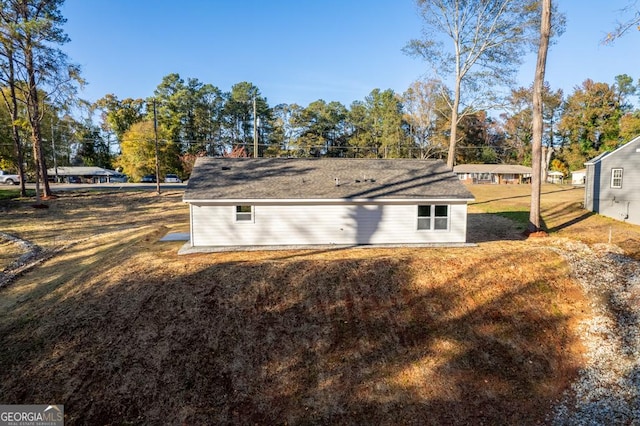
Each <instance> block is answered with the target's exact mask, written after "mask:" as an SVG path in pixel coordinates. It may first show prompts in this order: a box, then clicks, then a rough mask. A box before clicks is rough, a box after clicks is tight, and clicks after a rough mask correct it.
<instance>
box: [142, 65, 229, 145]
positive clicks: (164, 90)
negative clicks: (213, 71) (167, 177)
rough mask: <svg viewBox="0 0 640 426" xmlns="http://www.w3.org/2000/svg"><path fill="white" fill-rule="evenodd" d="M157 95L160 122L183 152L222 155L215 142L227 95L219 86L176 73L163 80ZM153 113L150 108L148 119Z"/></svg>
mask: <svg viewBox="0 0 640 426" xmlns="http://www.w3.org/2000/svg"><path fill="white" fill-rule="evenodd" d="M154 98H155V100H156V105H157V118H158V123H159V124H160V125H161V126H163V127H164V128H165V129H166V130H167V131H168V133H169V139H171V140H172V141H174V143H176V144H178V145H180V147H181V150H182V151H183V152H192V153H196V152H207V153H209V154H210V155H215V154H220V152H219V151H218V150H217V149H216V148H217V147H216V146H215V144H214V143H213V141H214V140H215V139H219V138H220V136H221V131H222V111H223V107H224V97H223V94H222V92H221V91H220V89H218V88H217V87H215V86H213V85H211V84H204V83H202V82H200V81H199V80H198V79H195V78H188V79H187V81H186V82H185V81H184V80H183V79H182V78H181V77H180V75H179V74H176V73H174V74H169V75H167V76H165V77H164V78H163V79H162V82H161V83H160V84H159V85H158V87H157V88H156V90H155V92H154ZM147 102H148V103H150V102H151V99H149V100H147ZM151 113H152V111H151V110H149V112H148V117H147V118H148V119H152V118H153V117H152V116H151Z"/></svg>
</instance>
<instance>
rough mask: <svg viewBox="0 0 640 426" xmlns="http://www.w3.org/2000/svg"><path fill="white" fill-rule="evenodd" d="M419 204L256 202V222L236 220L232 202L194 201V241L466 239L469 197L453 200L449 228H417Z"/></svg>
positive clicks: (207, 243)
mask: <svg viewBox="0 0 640 426" xmlns="http://www.w3.org/2000/svg"><path fill="white" fill-rule="evenodd" d="M421 204H436V203H421ZM437 204H443V203H437ZM416 206H417V204H412V205H408V204H404V205H402V204H396V205H389V204H386V205H382V204H375V205H374V204H368V205H287V206H283V205H256V206H254V221H252V222H248V221H247V222H236V221H235V206H233V205H227V206H219V205H196V204H191V244H192V245H193V246H242V245H251V246H256V245H257V246H259V245H289V244H292V245H305V244H395V243H407V244H410V243H418V244H419V243H437V242H447V243H450V242H465V240H466V231H467V205H466V202H462V203H459V204H453V205H451V204H449V206H450V207H449V230H447V231H423V230H420V231H418V230H417V212H418V208H417V207H416Z"/></svg>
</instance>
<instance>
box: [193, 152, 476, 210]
mask: <svg viewBox="0 0 640 426" xmlns="http://www.w3.org/2000/svg"><path fill="white" fill-rule="evenodd" d="M427 198H431V199H460V200H472V199H473V195H472V194H471V193H470V192H469V191H468V190H467V189H466V188H465V186H464V185H462V184H461V183H460V182H459V180H458V179H457V177H456V175H455V174H453V173H452V172H451V171H450V170H449V169H448V168H447V167H446V165H445V164H444V163H443V162H442V161H437V160H408V159H394V160H377V159H345V158H255V159H254V158H210V157H204V158H198V159H197V161H196V164H195V166H194V169H193V172H192V174H191V177H190V178H189V182H188V184H187V188H186V190H185V194H184V200H185V201H191V200H193V201H197V200H224V199H267V200H269V199H271V200H274V199H279V200H282V199H285V200H323V199H326V200H342V199H427Z"/></svg>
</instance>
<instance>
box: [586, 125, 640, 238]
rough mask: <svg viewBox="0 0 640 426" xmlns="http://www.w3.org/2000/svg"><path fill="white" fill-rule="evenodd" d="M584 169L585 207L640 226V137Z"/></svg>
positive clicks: (604, 154) (603, 154)
mask: <svg viewBox="0 0 640 426" xmlns="http://www.w3.org/2000/svg"><path fill="white" fill-rule="evenodd" d="M585 166H587V176H586V181H585V189H584V206H585V208H586V209H587V210H591V211H593V212H596V213H600V214H602V215H604V216H609V217H611V218H614V219H617V220H622V221H625V222H629V223H634V224H636V225H640V137H637V138H635V139H633V140H632V141H631V142H629V143H627V144H625V145H622V146H621V147H620V148H618V149H616V150H615V151H611V152H604V153H602V154H600V155H599V156H597V157H596V158H594V159H592V160H590V161H589V162H587V163H585Z"/></svg>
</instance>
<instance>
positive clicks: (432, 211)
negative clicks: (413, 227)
mask: <svg viewBox="0 0 640 426" xmlns="http://www.w3.org/2000/svg"><path fill="white" fill-rule="evenodd" d="M448 229H449V206H447V205H424V206H418V230H423V231H446V230H448Z"/></svg>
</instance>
